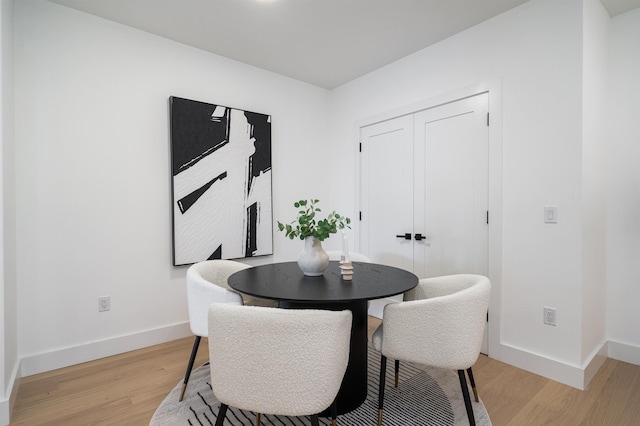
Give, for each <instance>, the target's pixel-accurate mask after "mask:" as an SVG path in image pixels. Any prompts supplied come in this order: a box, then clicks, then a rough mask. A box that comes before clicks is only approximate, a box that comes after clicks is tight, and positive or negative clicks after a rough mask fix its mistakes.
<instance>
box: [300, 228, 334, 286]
mask: <svg viewBox="0 0 640 426" xmlns="http://www.w3.org/2000/svg"><path fill="white" fill-rule="evenodd" d="M298 266H299V267H300V270H301V271H302V273H303V274H305V275H307V276H309V277H318V276H320V275H322V274H323V273H324V270H325V269H327V266H329V255H328V254H327V253H326V252H325V251H324V249H323V248H322V243H321V242H320V240H319V239H317V238H316V237H306V238H305V239H304V249H303V250H302V251H301V252H300V255H299V256H298Z"/></svg>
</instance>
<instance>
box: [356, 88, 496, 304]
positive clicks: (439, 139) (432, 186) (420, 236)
mask: <svg viewBox="0 0 640 426" xmlns="http://www.w3.org/2000/svg"><path fill="white" fill-rule="evenodd" d="M488 117H489V116H488V94H487V93H483V94H479V95H476V96H473V97H469V98H465V99H462V100H457V101H455V102H451V103H447V104H444V105H440V106H437V107H434V108H430V109H426V110H422V111H417V112H415V113H412V114H408V115H404V116H401V117H397V118H393V119H390V120H386V121H383V122H378V123H375V124H371V125H367V126H365V127H362V128H360V137H361V139H360V141H361V144H362V146H361V159H360V160H361V164H360V174H361V176H360V184H361V199H360V206H361V221H360V241H359V243H360V251H361V252H363V253H365V254H367V255H368V256H369V257H370V258H371V260H372V261H374V262H377V263H383V264H386V265H391V266H396V267H399V268H402V269H406V270H409V271H412V272H414V273H415V274H416V275H417V276H418V277H420V278H427V277H435V276H441V275H449V274H458V273H476V274H482V275H488V274H487V272H488V228H489V225H488V222H489V211H488V174H489V171H488V159H489V131H488V125H489V118H488ZM395 300H397V301H399V300H402V297H401V296H396V298H395ZM389 302H390V300H386V301H381V303H372V305H371V310H370V313H371V314H372V315H376V316H381V314H382V307H383V306H384V304H385V303H389Z"/></svg>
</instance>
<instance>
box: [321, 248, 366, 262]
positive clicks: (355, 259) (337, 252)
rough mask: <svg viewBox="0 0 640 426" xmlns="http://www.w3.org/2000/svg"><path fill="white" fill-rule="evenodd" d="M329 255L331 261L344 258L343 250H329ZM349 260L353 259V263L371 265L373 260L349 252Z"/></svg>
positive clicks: (360, 254)
mask: <svg viewBox="0 0 640 426" xmlns="http://www.w3.org/2000/svg"><path fill="white" fill-rule="evenodd" d="M327 254H328V255H329V260H340V257H341V256H342V250H327ZM349 259H351V261H352V262H366V263H371V259H369V258H368V257H367V256H365V255H364V254H362V253H358V252H355V251H350V252H349Z"/></svg>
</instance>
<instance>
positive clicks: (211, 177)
mask: <svg viewBox="0 0 640 426" xmlns="http://www.w3.org/2000/svg"><path fill="white" fill-rule="evenodd" d="M169 104H170V121H171V166H172V201H173V264H174V265H186V264H191V263H196V262H200V261H203V260H208V259H238V258H244V257H252V256H260V255H267V254H272V253H273V229H272V228H273V225H272V214H271V116H270V115H267V114H259V113H255V112H250V111H243V110H240V109H236V108H230V107H226V106H222V105H214V104H208V103H204V102H198V101H193V100H188V99H183V98H178V97H173V96H172V97H170V98H169Z"/></svg>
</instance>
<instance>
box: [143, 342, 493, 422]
mask: <svg viewBox="0 0 640 426" xmlns="http://www.w3.org/2000/svg"><path fill="white" fill-rule="evenodd" d="M379 368H380V354H379V353H378V352H376V351H374V350H372V349H369V365H368V371H369V384H368V394H367V399H366V401H365V402H364V403H363V404H362V405H361V406H360V407H359V408H357V409H356V410H354V411H351V412H350V413H346V414H343V415H341V416H338V424H339V425H342V426H360V425H362V426H364V425H375V424H376V421H377V418H378V417H377V416H378V408H377V407H378V371H379ZM386 383H387V387H386V389H385V398H384V404H385V405H384V420H383V425H385V426H410V425H415V426H425V425H437V426H440V425H441V426H450V425H468V424H469V421H468V418H467V412H466V410H465V408H464V400H463V399H462V391H461V390H460V382H459V380H458V375H457V373H456V372H454V371H450V370H441V369H434V368H429V367H422V366H418V365H414V364H410V363H408V362H403V363H401V364H400V381H399V385H398V387H397V388H395V387H393V361H389V362H387V380H386ZM181 387H182V382H180V383H178V384H177V385H176V387H175V388H174V389H173V390H172V391H171V393H169V395H168V396H167V397H166V398H165V400H164V401H163V402H162V404H160V406H159V407H158V409H157V410H156V412H155V414H154V415H153V418H152V419H151V423H150V426H176V425H213V424H215V422H216V416H217V414H218V408H219V405H220V404H219V403H218V401H217V400H216V398H215V396H214V395H213V391H212V390H211V386H210V384H209V364H208V363H207V364H204V365H202V366H201V367H199V368H197V369H196V370H194V371H193V373H192V375H191V379H189V386H188V387H187V392H186V393H185V397H184V400H183V401H182V402H178V397H179V395H180V388H181ZM469 393H470V394H471V398H472V399H471V401H472V405H473V412H474V415H475V418H476V424H477V425H482V426H485V425H491V420H490V419H489V415H488V414H487V411H486V409H485V407H484V405H483V404H482V401H480V402H475V401H474V400H473V393H471V389H469ZM254 422H255V414H254V413H251V412H245V411H243V410H238V409H236V408H232V407H230V408H229V410H228V411H227V417H226V419H225V422H224V424H225V426H227V425H229V426H238V425H246V426H249V425H253V424H254ZM261 424H263V425H308V424H310V423H309V418H308V417H284V416H270V415H262V417H261ZM320 424H322V425H330V424H331V421H330V419H327V418H320Z"/></svg>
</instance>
